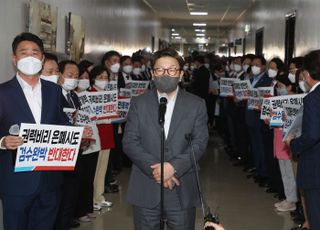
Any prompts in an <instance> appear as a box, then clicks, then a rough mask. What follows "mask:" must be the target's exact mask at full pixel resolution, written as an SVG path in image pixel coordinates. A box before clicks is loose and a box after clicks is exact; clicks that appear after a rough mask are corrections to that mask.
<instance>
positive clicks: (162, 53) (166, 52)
mask: <svg viewBox="0 0 320 230" xmlns="http://www.w3.org/2000/svg"><path fill="white" fill-rule="evenodd" d="M163 57H172V58H174V59H176V60H177V61H178V63H179V67H180V70H182V69H183V65H184V61H183V59H182V57H181V56H180V55H179V54H178V52H177V51H176V50H175V49H173V48H170V47H169V48H165V49H163V50H159V51H157V52H155V53H154V55H153V56H152V59H151V68H152V69H153V68H154V65H155V63H156V62H157V60H158V59H160V58H163Z"/></svg>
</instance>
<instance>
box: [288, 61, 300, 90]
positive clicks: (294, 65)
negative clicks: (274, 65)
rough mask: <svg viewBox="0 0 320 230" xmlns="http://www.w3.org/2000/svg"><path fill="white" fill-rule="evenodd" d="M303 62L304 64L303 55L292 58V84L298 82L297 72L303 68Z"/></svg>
mask: <svg viewBox="0 0 320 230" xmlns="http://www.w3.org/2000/svg"><path fill="white" fill-rule="evenodd" d="M302 64H303V57H295V58H292V59H291V60H290V63H289V73H288V78H289V80H290V82H291V83H292V84H297V83H298V79H297V77H298V76H297V74H296V73H297V71H298V70H299V69H301V67H302ZM297 85H298V84H297Z"/></svg>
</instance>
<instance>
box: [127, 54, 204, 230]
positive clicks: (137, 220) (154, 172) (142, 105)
mask: <svg viewBox="0 0 320 230" xmlns="http://www.w3.org/2000/svg"><path fill="white" fill-rule="evenodd" d="M183 63H184V62H183V59H182V58H181V57H180V56H179V54H178V53H177V52H176V51H175V50H173V49H170V48H168V49H164V50H160V51H158V52H156V53H155V54H154V58H153V62H152V68H153V79H154V83H155V86H156V89H153V90H150V91H148V92H146V93H144V94H142V95H141V96H138V97H134V98H133V99H132V104H131V107H130V110H129V114H128V122H127V125H126V128H125V133H124V138H123V149H124V152H125V153H126V154H127V155H128V156H129V158H130V159H131V160H132V162H133V166H132V171H131V177H130V181H129V187H128V193H127V194H128V202H129V203H130V204H132V205H133V213H134V228H135V229H136V230H158V229H159V228H160V219H159V217H160V186H159V184H160V156H161V155H160V152H161V138H160V137H161V135H160V133H161V132H160V129H161V126H160V124H159V113H158V111H159V100H160V98H162V99H161V101H162V103H163V100H167V105H166V106H167V109H166V113H165V114H163V115H164V117H165V121H164V130H165V139H166V140H165V153H164V154H165V161H166V162H165V163H164V182H165V183H164V212H165V213H164V214H165V216H166V224H167V226H170V228H169V229H172V230H177V229H183V230H193V229H194V226H195V207H196V206H197V205H199V204H200V200H199V195H198V193H197V184H196V181H195V174H194V171H193V166H192V160H191V155H190V154H191V147H190V146H189V144H188V141H186V134H190V135H191V137H192V142H193V146H194V152H195V157H196V160H199V159H200V158H201V156H202V154H203V153H204V152H205V149H206V147H207V141H208V138H209V135H208V127H207V112H206V106H205V101H204V100H203V99H201V98H199V97H197V96H194V95H192V94H190V93H188V92H186V91H184V90H181V89H180V88H179V87H178V83H179V81H180V80H181V78H182V77H183V70H182V68H183ZM204 68H205V67H204ZM206 90H208V88H206ZM165 98H167V99H165ZM145 114H148V116H146V115H145ZM186 114H187V115H186Z"/></svg>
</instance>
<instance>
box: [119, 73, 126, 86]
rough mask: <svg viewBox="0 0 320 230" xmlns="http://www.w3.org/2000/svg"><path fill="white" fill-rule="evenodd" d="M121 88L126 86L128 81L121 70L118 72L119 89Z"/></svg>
mask: <svg viewBox="0 0 320 230" xmlns="http://www.w3.org/2000/svg"><path fill="white" fill-rule="evenodd" d="M120 88H126V82H125V80H124V76H123V73H122V72H119V74H118V89H120Z"/></svg>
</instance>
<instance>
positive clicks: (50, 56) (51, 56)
mask: <svg viewBox="0 0 320 230" xmlns="http://www.w3.org/2000/svg"><path fill="white" fill-rule="evenodd" d="M44 57H45V61H46V60H52V61H55V62H56V63H58V57H57V55H55V54H53V53H44Z"/></svg>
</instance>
